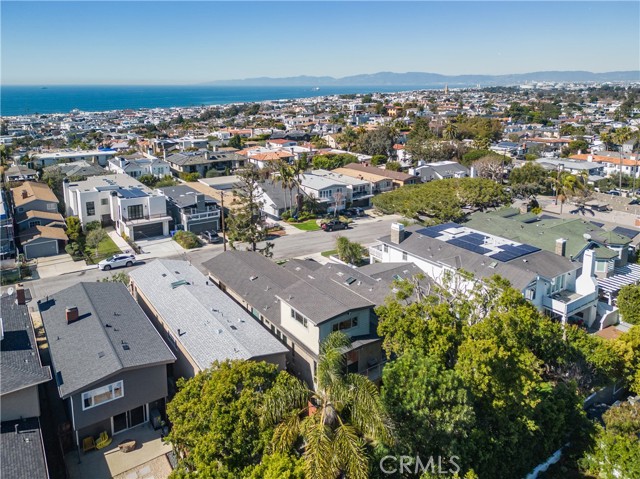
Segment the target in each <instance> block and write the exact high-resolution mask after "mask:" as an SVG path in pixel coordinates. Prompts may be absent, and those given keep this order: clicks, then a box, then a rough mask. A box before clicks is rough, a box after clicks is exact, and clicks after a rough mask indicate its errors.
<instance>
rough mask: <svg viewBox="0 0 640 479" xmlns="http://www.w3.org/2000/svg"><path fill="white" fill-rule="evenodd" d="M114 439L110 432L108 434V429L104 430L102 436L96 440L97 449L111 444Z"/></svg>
mask: <svg viewBox="0 0 640 479" xmlns="http://www.w3.org/2000/svg"><path fill="white" fill-rule="evenodd" d="M112 440H113V439H112V438H110V437H109V434H107V431H102V432H101V433H100V437H98V441H97V442H96V449H104V448H105V447H107V446H108V445H109V444H111V441H112Z"/></svg>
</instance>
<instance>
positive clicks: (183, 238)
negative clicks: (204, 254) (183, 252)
mask: <svg viewBox="0 0 640 479" xmlns="http://www.w3.org/2000/svg"><path fill="white" fill-rule="evenodd" d="M173 241H175V242H176V243H178V244H179V245H180V246H182V247H183V248H184V249H193V248H197V247H198V246H200V240H198V237H197V236H196V235H195V233H193V232H192V231H178V232H176V234H174V235H173Z"/></svg>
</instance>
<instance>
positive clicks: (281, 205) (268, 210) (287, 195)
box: [257, 181, 296, 220]
mask: <svg viewBox="0 0 640 479" xmlns="http://www.w3.org/2000/svg"><path fill="white" fill-rule="evenodd" d="M258 187H259V188H260V194H259V196H258V198H257V199H258V201H260V202H261V203H262V207H261V210H262V212H263V213H264V214H265V216H267V217H268V218H272V219H275V220H279V219H280V216H281V215H282V213H284V212H285V211H288V210H290V209H292V205H291V203H293V204H294V205H295V201H296V200H295V194H296V193H294V192H291V191H290V190H289V189H285V188H283V187H282V185H281V184H280V183H274V182H271V181H265V182H262V183H260V184H259V185H258Z"/></svg>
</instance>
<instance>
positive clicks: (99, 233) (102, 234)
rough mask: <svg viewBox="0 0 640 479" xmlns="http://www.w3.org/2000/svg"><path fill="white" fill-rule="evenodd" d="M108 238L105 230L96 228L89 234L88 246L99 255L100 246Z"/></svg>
mask: <svg viewBox="0 0 640 479" xmlns="http://www.w3.org/2000/svg"><path fill="white" fill-rule="evenodd" d="M106 237H107V232H106V231H105V230H104V228H95V229H93V230H91V231H89V232H88V233H87V246H88V247H89V248H92V249H95V250H96V256H97V255H98V245H99V244H100V243H101V242H102V241H103V240H104V239H106Z"/></svg>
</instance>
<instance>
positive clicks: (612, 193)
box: [607, 190, 622, 196]
mask: <svg viewBox="0 0 640 479" xmlns="http://www.w3.org/2000/svg"><path fill="white" fill-rule="evenodd" d="M607 194H608V195H611V196H622V194H621V193H620V192H619V191H618V190H610V191H607Z"/></svg>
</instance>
